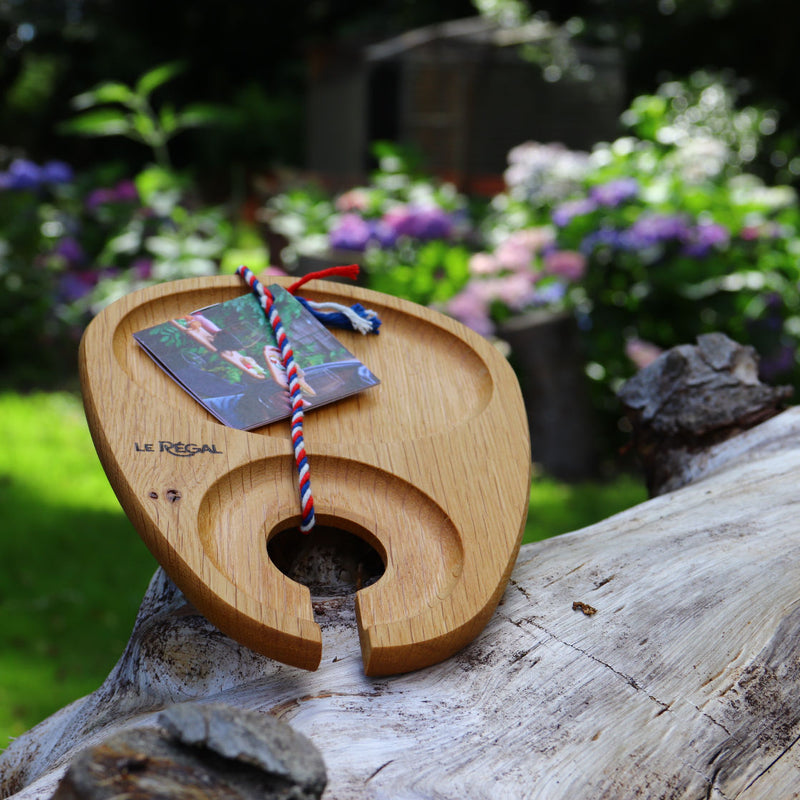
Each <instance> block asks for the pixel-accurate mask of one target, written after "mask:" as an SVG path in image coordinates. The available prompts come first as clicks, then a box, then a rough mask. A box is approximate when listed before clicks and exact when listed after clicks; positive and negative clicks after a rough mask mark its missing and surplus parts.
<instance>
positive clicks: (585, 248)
mask: <svg viewBox="0 0 800 800" xmlns="http://www.w3.org/2000/svg"><path fill="white" fill-rule="evenodd" d="M624 245H625V234H624V233H622V232H620V231H618V230H616V229H615V228H598V229H597V230H596V231H592V232H591V233H590V234H588V235H587V236H585V237H584V239H583V241H582V242H581V245H580V249H581V252H582V253H583V254H584V255H591V254H592V252H593V251H594V250H595V248H597V247H610V248H612V249H619V248H622V247H623V246H624Z"/></svg>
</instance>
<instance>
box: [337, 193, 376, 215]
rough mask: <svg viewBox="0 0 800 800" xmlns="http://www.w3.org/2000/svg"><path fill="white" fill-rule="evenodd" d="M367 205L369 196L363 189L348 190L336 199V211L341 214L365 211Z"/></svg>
mask: <svg viewBox="0 0 800 800" xmlns="http://www.w3.org/2000/svg"><path fill="white" fill-rule="evenodd" d="M368 205H369V194H368V193H367V192H366V191H365V190H364V189H358V188H356V189H350V191H349V192H345V193H344V194H342V195H340V196H339V197H337V198H336V210H337V211H339V212H341V213H342V214H346V213H347V212H348V211H366V209H367V206H368Z"/></svg>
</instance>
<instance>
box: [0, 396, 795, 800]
mask: <svg viewBox="0 0 800 800" xmlns="http://www.w3.org/2000/svg"><path fill="white" fill-rule="evenodd" d="M798 474H800V409H791V410H789V411H785V412H783V413H781V414H778V415H777V416H774V417H772V418H771V419H769V420H768V421H766V422H763V423H762V424H760V425H758V426H756V427H753V428H751V429H750V430H747V431H745V432H743V433H740V434H739V435H737V436H734V437H733V438H730V439H728V440H726V441H724V442H721V443H717V444H714V445H711V446H710V447H709V448H708V449H706V450H705V451H704V452H703V453H702V457H699V456H698V458H697V459H696V461H695V467H694V469H693V472H692V475H691V481H692V482H691V483H690V484H688V485H686V486H684V487H683V488H681V489H679V490H677V491H674V492H671V493H666V494H662V495H661V496H659V497H656V498H654V499H652V500H649V501H648V502H646V503H643V504H642V505H639V506H637V507H635V508H632V509H629V510H628V511H625V512H623V513H621V514H618V515H616V516H615V517H612V518H611V519H609V520H606V521H604V522H601V523H599V524H597V525H594V526H591V527H589V528H586V529H584V530H581V531H578V532H575V533H572V534H568V535H564V536H559V537H556V538H553V539H550V540H547V541H544V542H538V543H535V544H530V545H526V546H525V547H523V549H522V551H521V554H520V557H519V560H518V562H517V565H516V568H515V570H514V572H513V574H512V578H511V581H510V583H509V586H508V589H507V591H506V593H505V597H504V599H503V601H502V602H501V604H500V606H499V607H498V609H497V611H496V613H495V615H494V617H493V619H492V621H491V622H490V623H489V625H488V626H487V627H486V628H485V630H484V631H483V633H482V634H481V635H480V636H479V637H478V638H477V639H476V640H475V641H474V642H473V643H472V644H471V645H469V646H468V647H467V648H465V649H464V650H463V651H461V652H460V653H458V654H457V655H455V656H453V657H452V658H450V659H449V660H447V661H445V662H443V663H441V664H438V665H436V666H433V667H429V668H426V669H424V670H420V671H418V672H414V673H411V674H406V675H400V676H396V677H391V678H380V679H370V678H366V677H365V676H364V674H363V671H362V662H361V656H360V652H359V647H358V642H357V640H356V633H355V624H354V619H353V610H352V608H353V606H352V596H327V597H322V596H320V595H319V593H318V594H317V596H316V598H315V610H316V613H317V616H318V620H319V621H320V623H321V624H322V626H323V648H324V649H323V659H322V664H321V666H320V668H319V670H318V671H316V672H304V671H302V670H299V669H296V668H292V667H287V666H285V665H282V664H279V663H277V662H274V661H271V660H269V659H267V658H265V657H263V656H260V655H257V654H255V653H253V652H252V651H250V650H248V649H246V648H244V647H242V646H240V645H238V644H236V643H235V642H234V641H232V640H230V639H228V638H227V637H226V636H224V635H223V634H221V633H220V632H219V631H218V630H217V629H215V628H214V627H213V626H211V625H210V624H209V623H208V622H207V621H206V620H205V619H204V618H203V617H201V616H200V615H198V614H197V612H196V611H194V610H193V609H192V608H191V607H189V606H187V605H186V602H185V600H184V598H183V597H182V596H181V594H180V593H179V592H178V590H177V589H176V588H175V586H174V585H173V584H172V583H171V582H170V581H169V579H168V578H167V577H166V576H165V575H164V573H163V572H161V571H160V570H159V571H158V572H157V573H156V575H155V576H154V578H153V581H152V583H151V585H150V587H149V589H148V591H147V594H146V596H145V598H144V601H143V604H142V608H141V611H140V613H139V616H138V619H137V621H136V625H135V628H134V631H133V634H132V636H131V640H130V642H129V644H128V647H127V649H126V651H125V653H124V654H123V656H122V658H121V660H120V662H119V663H118V665H117V666H116V667H115V669H114V670H113V672H112V673H111V675H110V676H109V677H108V679H107V680H106V682H105V683H104V684H103V686H102V687H100V689H98V690H97V692H95V693H94V694H92V695H90V696H89V697H87V698H84V699H83V700H79V701H77V702H76V703H73V704H72V705H70V706H68V707H66V708H65V709H63V710H61V711H60V712H58V713H57V714H55V715H54V716H52V717H50V718H49V719H48V720H45V721H44V722H43V723H42V724H40V725H39V726H37V727H36V728H34V729H32V730H31V731H29V732H28V733H26V734H24V735H23V736H21V737H20V738H19V739H17V740H15V741H14V742H13V743H12V744H11V746H10V747H9V748H8V749H7V750H6V751H5V752H4V753H3V754H2V755H0V776H1V777H0V796H3V797H8V796H13V797H14V798H15V800H31V799H32V798H49V797H51V796H52V795H53V793H54V792H55V791H56V787H57V786H58V784H59V781H60V780H61V778H62V776H63V774H64V772H65V770H66V768H67V766H68V765H69V763H70V762H71V761H72V760H73V759H74V758H75V756H76V755H77V754H78V753H79V752H80V751H82V750H84V749H85V748H87V747H88V746H91V745H95V744H97V743H99V742H101V741H104V740H106V739H107V738H108V737H110V736H112V734H117V733H118V732H121V731H126V730H130V729H132V728H143V729H158V728H159V727H160V726H161V723H160V722H159V719H158V712H159V711H160V710H162V709H164V708H168V707H170V706H173V705H174V704H178V703H187V702H188V703H208V702H211V703H224V704H227V705H228V706H231V707H233V708H236V709H241V710H244V711H255V712H262V713H265V714H270V715H272V716H273V717H275V718H277V719H278V720H282V721H285V722H288V723H290V725H291V727H292V728H293V729H294V730H295V731H296V732H298V733H300V734H304V735H305V736H306V737H308V739H310V740H311V741H312V742H313V743H314V744H315V745H316V747H317V748H318V749H319V751H320V752H321V754H322V758H323V760H324V762H325V767H326V769H327V780H328V783H327V788H326V789H325V791H324V793H323V795H322V796H323V798H329V799H330V800H348V799H349V798H353V799H355V798H387V800H389V799H391V800H396V799H397V798H399V797H402V798H426V799H429V798H453V799H454V800H456V799H458V800H463V798H491V799H492V800H497V798H521V797H525V798H542V799H544V798H546V800H560V798H565V799H566V798H588V797H591V798H613V799H614V800H620V798H635V797H648V798H692V799H695V798H720V799H723V798H729V799H732V798H737V799H738V800H757V799H762V800H786V798H798V797H800V747H799V746H798V744H797V743H798V740H799V739H800V525H798V522H797V508H798V505H797V503H798V499H797V488H796V476H797V475H798ZM329 594H330V593H329Z"/></svg>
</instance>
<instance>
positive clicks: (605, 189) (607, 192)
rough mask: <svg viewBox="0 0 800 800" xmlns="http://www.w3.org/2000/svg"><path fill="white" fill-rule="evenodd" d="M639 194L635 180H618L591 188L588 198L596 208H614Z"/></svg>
mask: <svg viewBox="0 0 800 800" xmlns="http://www.w3.org/2000/svg"><path fill="white" fill-rule="evenodd" d="M638 194H639V182H638V181H637V180H636V178H619V179H618V180H614V181H609V182H608V183H602V184H599V185H598V186H593V187H592V188H591V189H590V190H589V197H590V198H591V199H592V200H593V201H594V202H595V203H597V205H598V206H607V207H609V208H616V207H617V206H619V205H621V204H622V203H624V202H626V201H627V200H632V199H633V198H634V197H636V196H637V195H638Z"/></svg>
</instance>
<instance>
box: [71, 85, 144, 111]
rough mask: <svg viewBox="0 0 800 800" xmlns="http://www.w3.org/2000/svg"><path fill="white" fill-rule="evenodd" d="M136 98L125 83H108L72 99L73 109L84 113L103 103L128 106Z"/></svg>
mask: <svg viewBox="0 0 800 800" xmlns="http://www.w3.org/2000/svg"><path fill="white" fill-rule="evenodd" d="M133 98H134V93H133V91H132V90H131V88H130V87H128V86H126V85H125V84H124V83H116V82H108V83H101V84H100V85H99V86H95V88H94V89H89V91H87V92H83V93H82V94H79V95H78V96H77V97H73V98H72V107H73V108H75V109H77V110H78V111H82V110H84V109H86V108H91V107H92V106H96V105H101V104H102V103H122V104H123V105H126V104H128V103H130V102H131V100H132V99H133Z"/></svg>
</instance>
